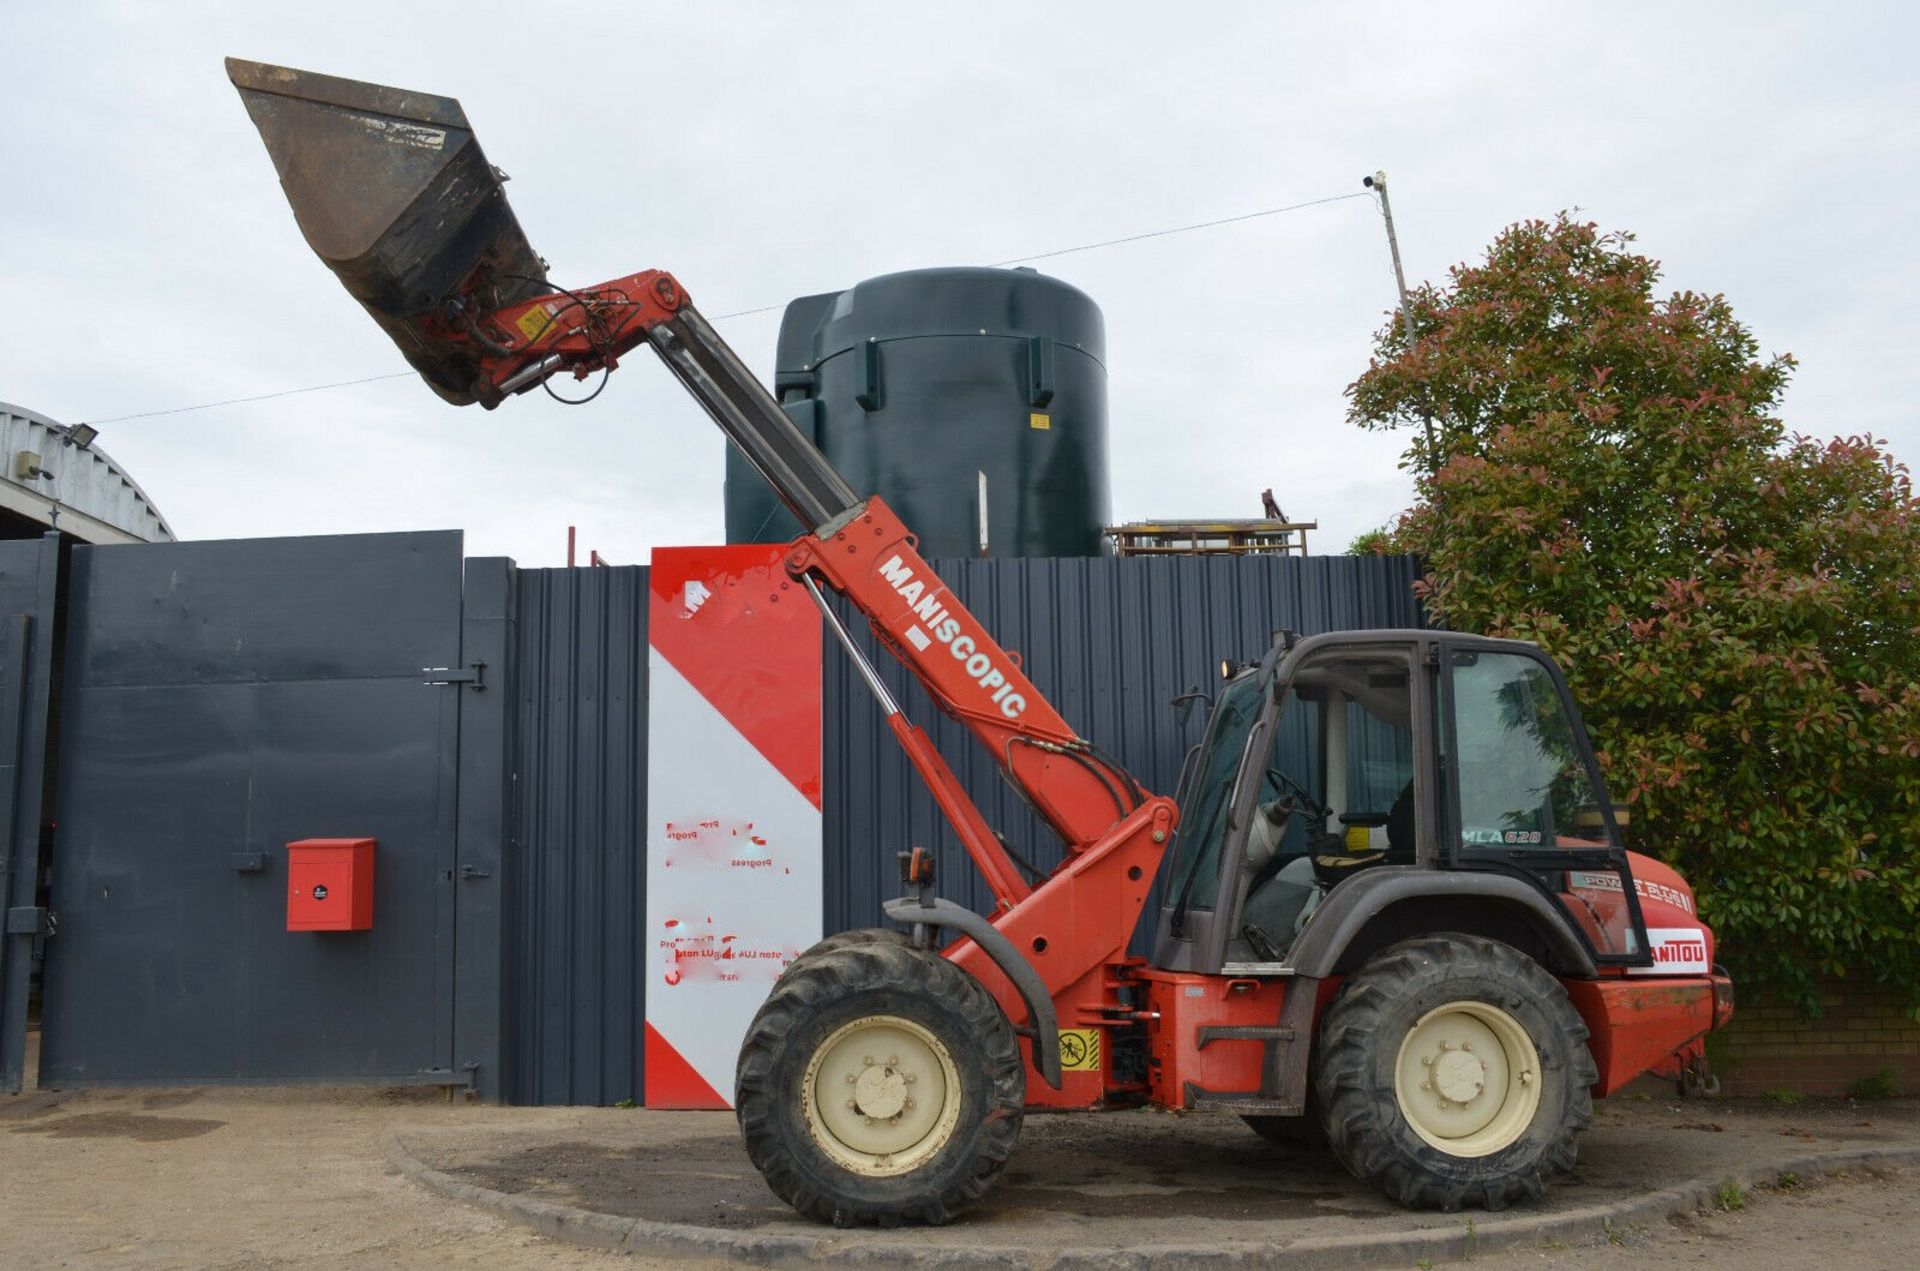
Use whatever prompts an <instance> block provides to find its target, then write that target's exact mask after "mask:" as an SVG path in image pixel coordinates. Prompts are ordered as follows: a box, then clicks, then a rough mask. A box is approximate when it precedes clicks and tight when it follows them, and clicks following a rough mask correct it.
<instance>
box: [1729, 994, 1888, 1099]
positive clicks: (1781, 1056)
mask: <svg viewBox="0 0 1920 1271" xmlns="http://www.w3.org/2000/svg"><path fill="white" fill-rule="evenodd" d="M1824 1000H1825V1004H1826V1009H1825V1010H1824V1011H1823V1012H1822V1013H1821V1015H1820V1017H1819V1018H1818V1019H1808V1018H1806V1017H1805V1016H1804V1015H1802V1014H1801V1013H1800V1012H1799V1011H1797V1010H1795V1009H1794V1008H1793V1007H1791V1006H1781V1005H1777V1004H1775V1003H1773V1002H1769V1001H1764V1000H1762V1001H1754V1000H1751V999H1749V1000H1743V1001H1742V1002H1740V1004H1739V1009H1738V1010H1737V1011H1736V1012H1735V1014H1734V1019H1733V1023H1732V1024H1731V1025H1730V1026H1729V1027H1728V1028H1727V1030H1726V1032H1725V1033H1724V1034H1721V1035H1719V1036H1717V1037H1716V1038H1715V1039H1714V1042H1713V1045H1712V1047H1711V1049H1710V1051H1709V1054H1710V1055H1711V1056H1712V1058H1713V1066H1714V1071H1715V1072H1716V1073H1717V1074H1719V1077H1720V1080H1721V1086H1722V1089H1723V1090H1724V1091H1725V1093H1727V1094H1740V1095H1756V1094H1765V1093H1766V1092H1767V1091H1769V1090H1794V1091H1798V1092H1799V1093H1801V1094H1813V1095H1844V1094H1846V1093H1847V1087H1848V1086H1849V1085H1850V1084H1851V1083H1853V1082H1855V1081H1858V1080H1860V1079H1861V1078H1862V1077H1870V1076H1873V1075H1874V1074H1876V1073H1879V1072H1887V1071H1890V1072H1891V1074H1892V1079H1893V1087H1894V1089H1895V1091H1897V1092H1898V1093H1900V1094H1916V1093H1920V1023H1916V1022H1915V1021H1914V1019H1913V1017H1912V1015H1910V1014H1909V1013H1908V1012H1907V1011H1906V1010H1905V1009H1903V1006H1902V1003H1901V1001H1900V999H1899V997H1898V996H1897V995H1895V994H1894V993H1892V992H1891V991H1889V990H1888V989H1885V988H1883V987H1881V986H1879V985H1876V984H1874V983H1872V982H1871V981H1868V980H1865V979H1858V978H1853V979H1845V980H1833V981H1830V982H1829V983H1828V984H1827V985H1826V988H1825V990H1824Z"/></svg>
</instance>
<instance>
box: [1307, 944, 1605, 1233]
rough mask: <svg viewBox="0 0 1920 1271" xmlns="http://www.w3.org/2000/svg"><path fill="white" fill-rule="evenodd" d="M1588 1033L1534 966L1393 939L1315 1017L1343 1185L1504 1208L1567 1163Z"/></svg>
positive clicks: (1582, 1115) (1467, 948)
mask: <svg viewBox="0 0 1920 1271" xmlns="http://www.w3.org/2000/svg"><path fill="white" fill-rule="evenodd" d="M1586 1042H1587V1026H1586V1024H1585V1022H1584V1021H1582V1020H1581V1018H1580V1014H1579V1012H1577V1011H1575V1010H1574V1009H1573V1004H1572V1002H1571V1001H1569V1000H1568V998H1567V993H1566V990H1565V988H1563V987H1562V986H1561V984H1560V982H1559V981H1558V980H1556V979H1555V978H1554V977H1553V976H1552V975H1550V974H1548V973H1547V971H1546V969H1545V968H1543V967H1542V966H1540V964H1539V963H1537V962H1535V961H1533V959H1531V958H1529V957H1526V956H1525V955H1523V954H1521V953H1520V952H1519V951H1518V950H1516V949H1514V948H1512V947H1511V946H1509V945H1505V944H1501V943H1499V942H1498V941H1494V940H1486V939H1482V938H1480V937H1478V936H1467V935H1434V936H1422V937H1419V938H1417V939H1413V940H1406V941H1403V942H1401V943H1400V944H1396V945H1394V946H1392V947H1391V948H1388V949H1386V950H1384V951H1382V952H1381V953H1379V954H1377V955H1376V956H1375V957H1374V958H1373V959H1372V960H1371V961H1370V962H1368V963H1367V964H1366V965H1365V966H1364V967H1362V968H1361V969H1360V970H1359V971H1358V972H1357V973H1356V974H1354V975H1353V976H1351V977H1350V978H1349V979H1348V980H1347V982H1346V983H1345V984H1344V985H1343V986H1341V990H1340V994H1339V996H1338V997H1336V998H1335V999H1334V1000H1333V1002H1332V1004H1331V1005H1329V1006H1328V1007H1327V1010H1326V1013H1325V1015H1324V1016H1323V1017H1322V1019H1321V1025H1320V1037H1319V1043H1318V1062H1317V1063H1316V1065H1315V1066H1316V1070H1317V1081H1316V1093H1317V1094H1318V1095H1319V1098H1320V1106H1321V1107H1322V1108H1323V1109H1324V1111H1325V1116H1324V1123H1325V1125H1326V1130H1327V1141H1328V1144H1329V1146H1331V1147H1332V1149H1333V1152H1334V1155H1335V1156H1337V1157H1338V1158H1339V1159H1340V1162H1341V1164H1343V1165H1345V1166H1346V1167H1347V1169H1348V1171H1349V1172H1350V1173H1352V1174H1353V1175H1354V1177H1356V1178H1359V1179H1361V1180H1362V1181H1364V1182H1367V1183H1371V1184H1372V1185H1373V1186H1374V1187H1376V1188H1378V1189H1379V1190H1380V1191H1381V1192H1382V1193H1384V1194H1385V1195H1386V1196H1387V1197H1389V1198H1390V1199H1392V1200H1395V1201H1398V1202H1399V1203H1400V1204H1403V1205H1406V1206H1408V1207H1410V1208H1416V1209H1441V1210H1447V1211H1453V1210H1457V1209H1459V1208H1461V1207H1462V1206H1465V1205H1480V1206H1484V1207H1486V1208H1487V1209H1504V1208H1506V1207H1507V1205H1509V1204H1510V1203H1512V1202H1513V1201H1515V1200H1520V1199H1526V1198H1534V1197H1538V1196H1539V1195H1541V1193H1542V1192H1544V1191H1545V1190H1546V1185H1547V1179H1548V1177H1549V1176H1550V1175H1552V1174H1553V1173H1555V1172H1557V1171H1563V1170H1568V1169H1571V1168H1572V1167H1573V1163H1574V1160H1575V1158H1576V1155H1577V1152H1578V1147H1577V1144H1576V1141H1575V1136H1576V1135H1577V1134H1578V1133H1579V1132H1580V1131H1582V1130H1584V1129H1586V1128H1587V1126H1589V1125H1590V1124H1592V1122H1593V1098H1592V1093H1591V1091H1592V1087H1593V1086H1594V1084H1595V1083H1596V1082H1598V1080H1599V1071H1598V1069H1597V1068H1596V1067H1595V1066H1594V1062H1593V1056H1592V1055H1591V1054H1590V1053H1589V1052H1588V1050H1587V1044H1586Z"/></svg>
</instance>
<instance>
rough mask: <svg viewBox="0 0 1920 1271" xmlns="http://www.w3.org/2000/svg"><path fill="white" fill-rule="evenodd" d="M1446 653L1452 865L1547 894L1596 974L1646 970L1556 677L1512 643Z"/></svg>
mask: <svg viewBox="0 0 1920 1271" xmlns="http://www.w3.org/2000/svg"><path fill="white" fill-rule="evenodd" d="M1439 652H1440V662H1441V672H1442V674H1441V722H1442V739H1441V760H1440V762H1441V768H1442V772H1443V780H1442V790H1443V792H1444V795H1443V804H1444V807H1443V810H1442V816H1441V818H1440V824H1441V827H1442V836H1441V842H1442V848H1443V854H1444V856H1445V857H1446V860H1447V863H1448V864H1449V865H1451V866H1452V867H1454V868H1456V869H1490V870H1498V871H1500V872H1503V873H1509V874H1517V875H1519V876H1520V877H1522V878H1524V879H1526V880H1527V881H1529V882H1531V883H1532V884H1533V885H1535V886H1536V887H1538V888H1540V890H1541V891H1543V892H1545V893H1546V894H1547V895H1548V896H1549V897H1551V898H1552V899H1553V901H1554V903H1555V904H1557V905H1558V906H1559V907H1560V909H1561V911H1562V912H1563V913H1565V914H1566V916H1567V918H1568V920H1569V922H1570V923H1571V924H1572V925H1573V927H1574V928H1575V929H1576V930H1578V931H1579V932H1580V934H1581V936H1582V938H1583V939H1584V940H1585V941H1586V944H1587V946H1588V948H1589V950H1590V951H1591V952H1592V954H1593V960H1594V962H1595V963H1596V964H1599V965H1607V964H1612V965H1624V966H1637V967H1645V966H1649V965H1650V964H1651V959H1650V957H1649V955H1648V953H1647V947H1648V946H1647V929H1646V922H1645V920H1644V919H1643V918H1642V916H1641V913H1640V902H1639V897H1638V896H1637V894H1636V893H1635V890H1634V881H1633V872H1632V868H1631V866H1630V864H1629V862H1628V859H1627V852H1626V849H1625V847H1624V846H1623V845H1622V843H1621V841H1620V829H1619V825H1618V821H1617V814H1616V809H1615V808H1614V806H1613V804H1612V802H1611V801H1610V800H1609V799H1608V798H1607V795H1606V788H1605V786H1604V785H1603V784H1602V782H1601V779H1600V768H1599V765H1598V763H1596V762H1595V760H1594V756H1593V747H1592V745H1591V744H1590V743H1589V742H1588V740H1587V734H1586V729H1585V728H1584V727H1583V726H1582V724H1581V722H1580V716H1579V712H1578V710H1577V709H1576V708H1575V707H1574V705H1573V701H1572V697H1571V695H1570V694H1569V693H1568V691H1567V686H1566V680H1565V678H1564V677H1563V676H1562V675H1561V674H1560V669H1559V668H1558V667H1557V666H1555V665H1554V664H1553V663H1552V661H1551V660H1549V659H1548V658H1547V657H1546V656H1545V655H1544V654H1542V653H1540V652H1539V651H1538V650H1537V649H1533V648H1532V647H1531V646H1527V645H1522V644H1518V643H1510V642H1505V641H1500V642H1495V641H1461V642H1458V643H1456V642H1453V641H1444V642H1442V643H1441V644H1440V645H1439Z"/></svg>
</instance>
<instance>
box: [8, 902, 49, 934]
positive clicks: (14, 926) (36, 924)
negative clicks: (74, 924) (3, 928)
mask: <svg viewBox="0 0 1920 1271" xmlns="http://www.w3.org/2000/svg"><path fill="white" fill-rule="evenodd" d="M7 934H8V935H10V936H50V935H52V934H53V915H52V914H50V913H48V912H47V911H46V910H44V909H42V908H40V907H39V906H37V905H19V906H16V907H15V908H13V909H9V910H7Z"/></svg>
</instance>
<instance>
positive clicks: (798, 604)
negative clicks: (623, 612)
mask: <svg viewBox="0 0 1920 1271" xmlns="http://www.w3.org/2000/svg"><path fill="white" fill-rule="evenodd" d="M785 557H786V548H785V546H784V545H760V544H755V545H742V546H734V547H672V548H659V549H657V550H655V552H654V553H653V568H652V571H651V591H652V594H651V596H650V597H649V600H648V603H649V605H650V606H651V611H650V614H649V619H648V631H649V643H650V646H651V647H650V648H649V649H648V654H647V656H648V670H649V675H650V676H651V689H650V699H651V700H650V702H649V705H648V711H647V820H648V827H647V932H648V940H647V967H646V976H647V979H646V1003H647V1012H646V1016H647V1018H646V1029H647V1039H646V1082H645V1102H646V1105H647V1106H648V1107H653V1108H725V1107H730V1106H731V1105H732V1093H733V1066H734V1060H735V1057H736V1056H737V1055H738V1054H739V1050H740V1041H741V1038H742V1037H744V1036H745V1035H746V1031H747V1025H748V1024H749V1023H751V1022H752V1020H753V1014H754V1012H755V1011H757V1010H759V1009H760V1004H761V1002H763V1001H765V1000H766V996H767V993H768V991H769V990H770V989H771V988H772V987H773V982H774V980H775V979H777V978H778V977H779V974H780V971H781V968H783V967H784V966H786V964H787V963H788V962H789V961H791V960H792V959H793V958H795V957H797V956H798V955H799V954H800V952H801V951H802V950H804V949H806V948H807V947H808V946H809V945H811V944H813V943H814V942H816V941H817V940H819V939H820V925H821V913H822V893H821V888H822V881H821V875H822V871H821V862H820V853H821V820H820V792H821V775H820V767H821V760H820V727H821V725H820V671H821V666H820V656H821V630H820V614H819V611H818V610H816V609H815V608H814V606H813V602H812V601H811V600H810V599H809V598H808V596H807V594H806V592H805V590H804V589H802V588H801V587H800V586H799V584H797V583H795V582H793V581H792V580H791V579H790V578H788V577H787V572H786V570H785V568H783V566H782V563H781V562H782V561H783V560H784V559H785Z"/></svg>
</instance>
